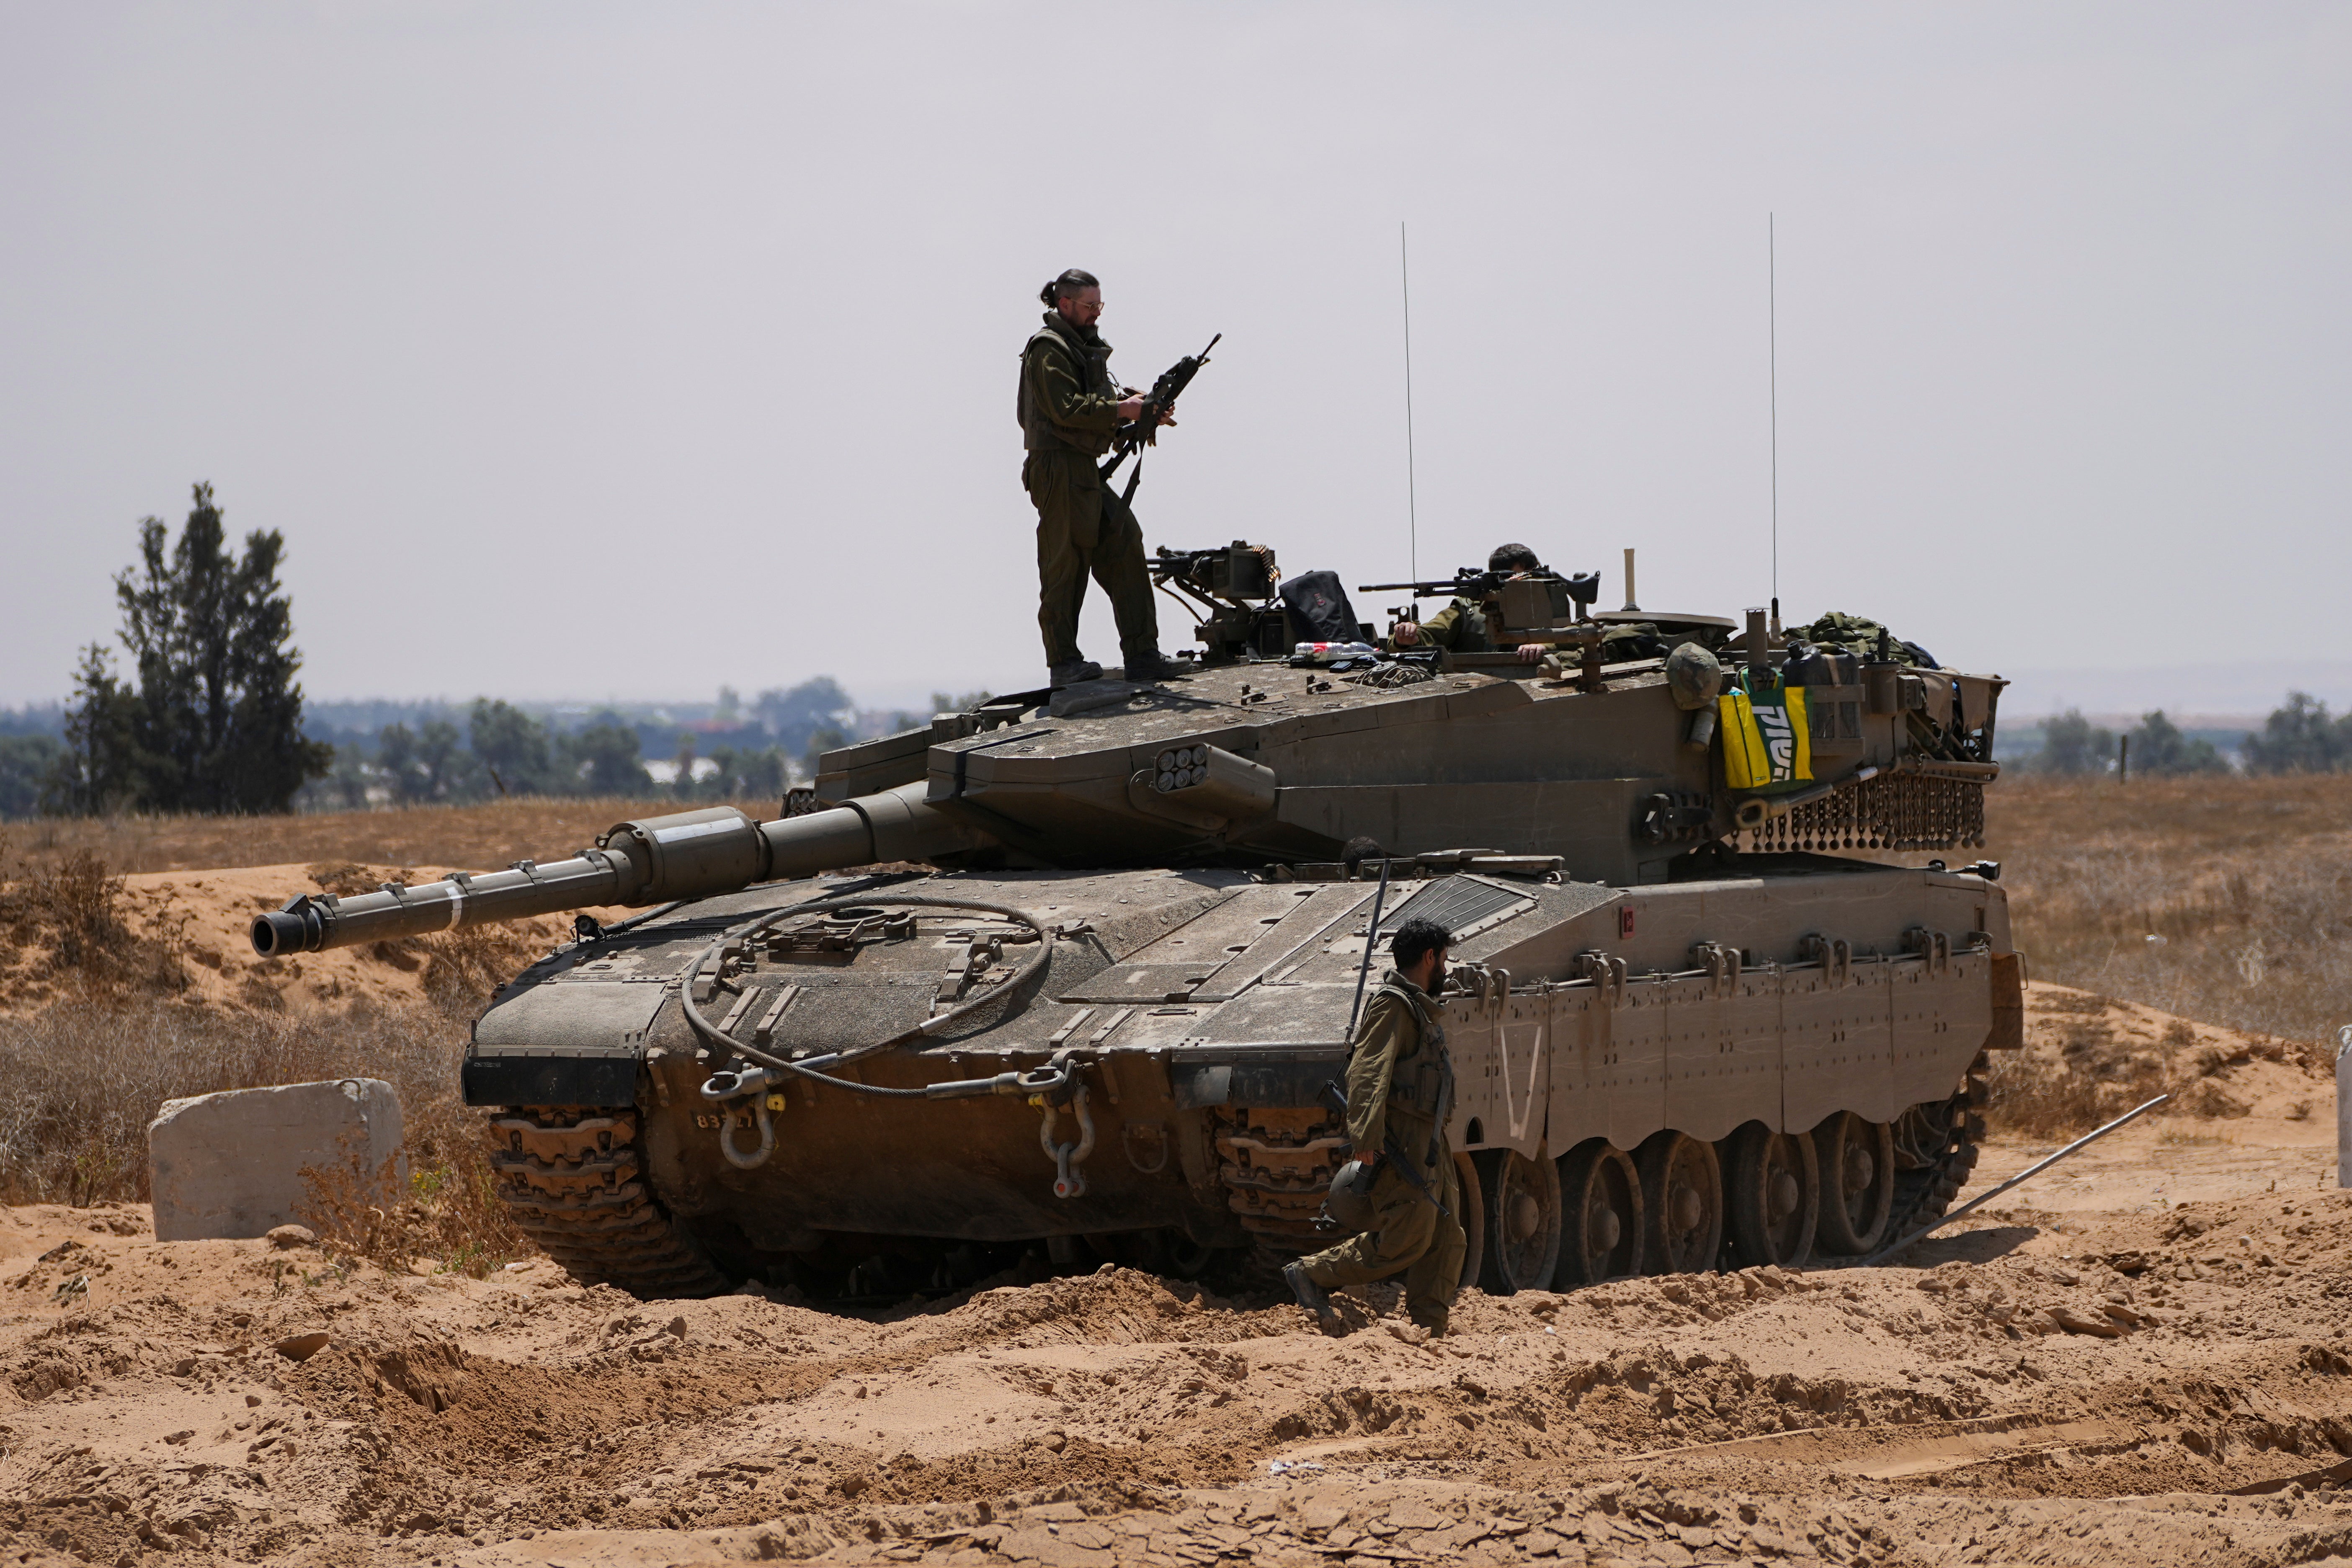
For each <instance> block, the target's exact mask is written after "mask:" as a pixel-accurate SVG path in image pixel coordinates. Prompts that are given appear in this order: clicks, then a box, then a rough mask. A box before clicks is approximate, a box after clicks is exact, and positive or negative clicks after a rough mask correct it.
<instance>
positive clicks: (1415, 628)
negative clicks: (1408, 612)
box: [1389, 544, 1551, 664]
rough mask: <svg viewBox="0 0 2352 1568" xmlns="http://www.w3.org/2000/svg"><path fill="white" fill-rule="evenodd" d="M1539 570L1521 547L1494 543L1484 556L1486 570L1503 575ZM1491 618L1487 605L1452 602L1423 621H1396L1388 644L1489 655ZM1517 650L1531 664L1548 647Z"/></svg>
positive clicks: (1532, 556) (1529, 645)
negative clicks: (1489, 551) (1492, 551)
mask: <svg viewBox="0 0 2352 1568" xmlns="http://www.w3.org/2000/svg"><path fill="white" fill-rule="evenodd" d="M1543 569H1544V568H1543V563H1542V562H1540V561H1538V560H1537V559H1536V552H1534V551H1532V550H1530V549H1528V547H1527V546H1526V545H1524V544H1498V545H1496V546H1495V550H1494V553H1493V554H1491V555H1489V556H1487V557H1486V570H1487V571H1489V572H1507V573H1509V574H1511V575H1512V576H1513V577H1515V578H1517V577H1525V576H1528V575H1530V574H1534V573H1537V572H1540V571H1542V570H1543ZM1493 615H1494V610H1493V607H1492V605H1491V604H1489V603H1481V602H1480V601H1478V600H1475V599H1456V600H1454V602H1453V603H1452V604H1450V605H1446V606H1445V608H1444V609H1442V610H1440V611H1438V612H1437V614H1435V615H1433V616H1430V617H1429V619H1427V620H1425V621H1414V620H1412V619H1411V618H1410V617H1408V618H1406V619H1404V620H1401V621H1399V622H1397V624H1396V625H1395V626H1393V627H1391V629H1390V631H1389V641H1390V642H1391V644H1393V645H1394V646H1395V647H1398V648H1400V649H1411V648H1416V647H1442V648H1445V649H1448V650H1450V651H1452V652H1454V653H1493V652H1495V651H1496V647H1495V643H1494V638H1493V637H1491V636H1490V635H1489V633H1488V629H1487V628H1488V626H1489V625H1490V623H1491V618H1492V616H1493ZM1517 651H1518V655H1519V661H1520V662H1521V663H1522V664H1533V663H1535V662H1536V661H1537V660H1538V659H1539V658H1543V656H1544V655H1546V654H1548V653H1549V652H1550V651H1551V648H1550V646H1549V644H1545V643H1522V644H1520V645H1519V647H1518V650H1517Z"/></svg>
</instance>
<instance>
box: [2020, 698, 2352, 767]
mask: <svg viewBox="0 0 2352 1568" xmlns="http://www.w3.org/2000/svg"><path fill="white" fill-rule="evenodd" d="M2023 765H2024V766H2025V767H2026V768H2028V769H2029V770H2031V771H2032V772H2034V773H2059V774H2084V773H2115V772H2117V771H2118V770H2120V769H2123V768H2125V767H2126V766H2127V767H2128V768H2129V769H2130V771H2131V772H2132V773H2143V774H2147V775H2148V776H2150V777H2163V776H2167V775H2180V774H2189V773H2231V772H2233V771H2235V768H2236V767H2242V768H2243V769H2244V770H2245V771H2246V772H2247V773H2341V772H2347V771H2352V713H2347V714H2345V715H2343V716H2341V717H2330V716H2329V714H2328V711H2327V704H2326V703H2325V702H2322V701H2320V700H2318V699H2317V698H2315V697H2313V696H2312V695H2311V694H2310V693H2309V692H2306V691H2290V692H2288V693H2287V699H2286V703H2285V705H2284V707H2280V708H2274V709H2273V710H2271V713H2270V716H2269V717H2268V718H2267V719H2264V720H2263V727H2262V728H2261V729H2259V730H2256V731H2252V732H2250V733H2249V734H2247V735H2246V737H2245V739H2244V741H2243V742H2241V744H2240V745H2239V748H2238V755H2237V762H2236V764H2235V766H2234V767H2233V765H2232V763H2231V759H2230V758H2229V757H2228V756H2227V755H2226V754H2224V753H2223V752H2222V751H2221V748H2220V747H2218V746H2216V745H2214V744H2213V742H2211V741H2210V740H2207V739H2203V738H2201V737H2197V736H2191V735H2188V734H2184V733H2183V732H2182V731H2181V730H2180V727H2179V725H2177V724H2175V723H2173V722H2172V721H2170V720H2169V719H2167V718H2166V717H2165V716H2164V710H2162V709H2160V708H2159V709H2158V710H2156V711H2155V712H2153V713H2145V714H2142V715H2141V716H2140V721H2139V722H2138V723H2137V725H2135V726H2133V727H2132V728H2131V729H2129V730H2127V731H2125V732H2124V733H2123V734H2121V735H2117V734H2116V732H2115V731H2112V730H2109V729H2106V728H2105V727H2103V726H2101V725H2096V724H2094V723H2092V722H2091V721H2089V720H2087V719H2085V718H2084V717H2083V712H2082V710H2081V709H2079V708H2075V709H2069V710H2067V711H2065V712H2063V713H2061V714H2059V715H2057V716H2056V717H2054V718H2051V719H2045V720H2043V721H2042V750H2041V751H2040V752H2036V753H2035V754H2033V755H2032V756H2030V757H2028V758H2026V759H2025V762H2024V764H2023Z"/></svg>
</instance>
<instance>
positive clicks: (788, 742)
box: [751, 675, 856, 752]
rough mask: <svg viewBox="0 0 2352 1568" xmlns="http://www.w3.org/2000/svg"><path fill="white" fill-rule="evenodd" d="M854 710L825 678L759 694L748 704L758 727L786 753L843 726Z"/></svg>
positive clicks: (835, 683)
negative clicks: (822, 732)
mask: <svg viewBox="0 0 2352 1568" xmlns="http://www.w3.org/2000/svg"><path fill="white" fill-rule="evenodd" d="M855 707H856V705H855V704H854V703H852V702H851V701H850V700H849V693H848V692H846V691H844V690H843V689H841V683H840V682H839V681H837V680H835V679H833V677H831V676H829V675H820V676H818V677H817V678H816V679H814V680H803V681H802V682H801V683H800V684H799V685H798V686H795V687H792V688H790V689H783V688H778V689H773V690H769V691H762V692H761V693H760V695H759V696H758V697H756V698H754V699H753V700H752V702H751V711H752V712H753V713H754V714H755V715H756V716H757V717H758V718H759V721H760V723H761V727H762V728H764V729H765V730H766V731H768V733H769V734H771V735H772V736H774V737H775V738H776V741H777V743H778V744H780V745H782V747H783V748H784V749H785V750H786V751H787V752H798V751H803V750H805V749H806V748H807V746H808V743H809V738H810V737H811V736H812V735H813V734H814V733H815V731H818V730H820V729H823V728H826V727H832V728H835V729H839V728H842V727H844V726H845V725H846V724H847V722H848V721H849V719H850V716H851V714H852V712H853V710H854V709H855Z"/></svg>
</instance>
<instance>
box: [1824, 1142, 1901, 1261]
mask: <svg viewBox="0 0 2352 1568" xmlns="http://www.w3.org/2000/svg"><path fill="white" fill-rule="evenodd" d="M1813 1148H1814V1152H1815V1154H1816V1156H1817V1157H1818V1158H1819V1160H1820V1162H1821V1171H1822V1223H1821V1228H1820V1230H1819V1231H1817V1232H1816V1233H1815V1236H1816V1239H1817V1240H1818V1242H1819V1243H1820V1246H1821V1249H1822V1251H1823V1252H1829V1253H1835V1254H1837V1255H1839V1256H1841V1257H1845V1258H1855V1257H1859V1256H1861V1255H1862V1254H1863V1253H1865V1252H1868V1251H1869V1250H1870V1249H1871V1248H1872V1247H1876V1246H1877V1245H1878V1244H1879V1243H1880V1242H1881V1241H1884V1240H1885V1238H1886V1216H1887V1214H1888V1212H1889V1211H1890V1210H1891V1209H1892V1208H1893V1206H1894V1203H1895V1130H1894V1129H1893V1128H1891V1127H1889V1126H1888V1125H1887V1124H1886V1123H1885V1122H1884V1121H1864V1120H1863V1119H1862V1118H1861V1117H1859V1116H1856V1115H1855V1114H1854V1113H1853V1111H1851V1110H1841V1111H1838V1112H1837V1113H1836V1114H1834V1115H1832V1117H1831V1118H1830V1119H1829V1120H1828V1121H1824V1122H1822V1124H1821V1125H1820V1126H1819V1127H1816V1128H1814V1129H1813Z"/></svg>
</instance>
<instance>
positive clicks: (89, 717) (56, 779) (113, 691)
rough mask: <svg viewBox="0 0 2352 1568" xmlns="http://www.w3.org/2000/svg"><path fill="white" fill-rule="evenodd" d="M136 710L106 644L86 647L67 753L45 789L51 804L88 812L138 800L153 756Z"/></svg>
mask: <svg viewBox="0 0 2352 1568" xmlns="http://www.w3.org/2000/svg"><path fill="white" fill-rule="evenodd" d="M138 713H139V699H138V696H137V694H136V693H134V692H131V691H129V690H127V689H124V687H123V686H122V684H121V682H120V681H118V680H117V679H115V678H114V666H113V660H112V657H111V656H110V654H109V653H108V652H107V650H106V648H105V647H104V646H103V645H101V644H99V643H92V644H90V645H89V647H86V648H84V649H82V650H81V663H80V665H79V666H78V667H77V668H75V670H74V695H73V700H72V702H70V703H69V704H68V705H67V708H66V722H65V754H64V755H63V756H61V757H59V758H58V762H57V764H56V771H55V772H54V773H51V774H50V780H49V787H48V788H47V791H45V792H44V797H43V802H42V804H43V805H44V806H45V807H46V808H47V809H48V810H51V811H55V812H58V813H61V814H63V815H66V816H92V815H95V814H97V813H100V812H110V811H129V810H131V808H133V807H135V806H136V805H139V804H140V801H141V799H142V796H143V795H144V793H145V788H146V780H147V776H148V774H149V773H150V772H151V771H152V768H153V766H154V759H153V758H152V757H150V756H149V755H148V754H147V753H146V752H144V751H142V749H141V747H140V744H139V733H138V727H137V719H138Z"/></svg>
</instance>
